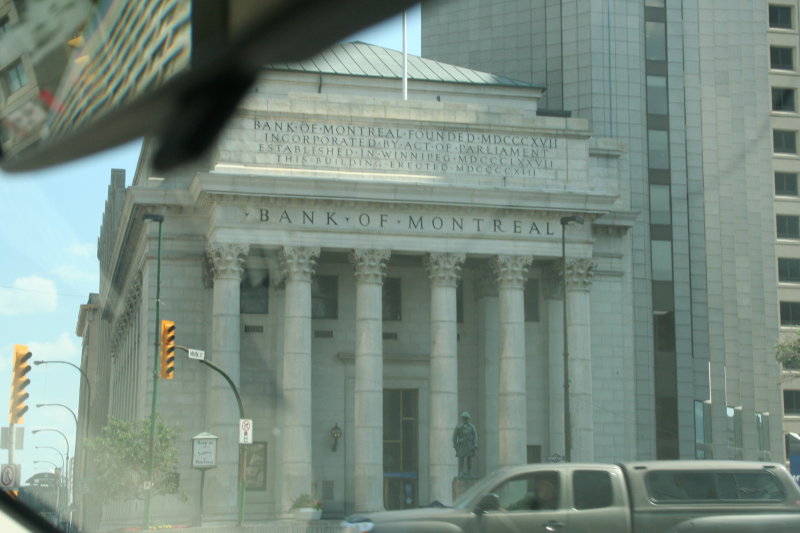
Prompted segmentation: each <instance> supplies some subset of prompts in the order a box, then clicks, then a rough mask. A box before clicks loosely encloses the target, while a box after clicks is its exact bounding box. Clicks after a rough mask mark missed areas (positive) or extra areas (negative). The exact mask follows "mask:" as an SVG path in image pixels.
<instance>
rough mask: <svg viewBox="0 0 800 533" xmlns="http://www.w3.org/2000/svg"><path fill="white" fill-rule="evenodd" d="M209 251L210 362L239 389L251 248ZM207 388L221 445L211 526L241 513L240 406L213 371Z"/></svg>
mask: <svg viewBox="0 0 800 533" xmlns="http://www.w3.org/2000/svg"><path fill="white" fill-rule="evenodd" d="M207 252H208V258H209V266H210V267H211V273H212V277H213V283H214V286H213V303H212V311H211V314H212V318H211V321H212V323H211V353H210V354H209V359H210V360H211V361H212V362H213V363H214V364H215V365H217V366H219V367H220V368H221V369H222V370H224V371H225V373H226V374H228V376H230V378H231V380H233V382H234V383H235V384H236V386H237V387H238V386H239V383H240V379H239V377H240V376H239V342H240V333H241V325H240V323H239V298H240V293H239V285H240V283H241V279H242V272H243V266H244V261H245V258H246V257H247V252H248V246H246V245H241V244H225V243H211V244H209V246H208V250H207ZM179 327H180V326H179ZM179 331H180V330H179ZM212 374H213V375H212ZM207 383H208V390H209V395H208V400H207V402H206V405H207V417H208V418H207V420H208V431H209V432H210V433H212V434H214V435H217V436H218V437H219V440H218V441H217V467H216V468H215V469H213V470H211V471H210V472H209V474H208V479H206V496H205V502H206V509H207V510H204V513H203V516H204V518H206V517H207V519H209V520H213V521H225V522H227V521H234V520H236V517H237V512H238V508H237V491H238V482H239V423H238V422H239V407H238V405H237V403H236V397H235V396H234V395H233V391H231V388H230V386H229V385H228V383H226V382H225V380H224V379H222V378H221V377H220V376H218V375H217V374H216V373H215V372H209V375H208V378H207Z"/></svg>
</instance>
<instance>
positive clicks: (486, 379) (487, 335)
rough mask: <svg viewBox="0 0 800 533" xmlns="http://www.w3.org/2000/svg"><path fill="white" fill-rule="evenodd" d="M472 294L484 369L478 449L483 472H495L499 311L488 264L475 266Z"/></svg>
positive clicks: (492, 273)
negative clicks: (474, 296)
mask: <svg viewBox="0 0 800 533" xmlns="http://www.w3.org/2000/svg"><path fill="white" fill-rule="evenodd" d="M474 274H475V294H476V295H477V299H478V328H479V331H478V338H479V342H480V346H479V348H478V350H479V353H481V354H483V372H482V374H483V375H482V376H481V385H482V386H481V390H479V391H478V395H479V400H480V406H481V411H480V418H479V420H480V423H479V424H478V433H479V434H480V435H481V437H482V438H481V440H480V441H479V443H480V447H479V448H478V453H480V454H482V456H483V458H484V465H485V467H486V469H485V471H486V472H494V471H495V470H497V468H498V467H499V466H500V463H499V462H498V460H499V440H498V413H499V412H500V407H499V399H498V385H499V383H500V360H499V358H498V350H499V347H500V336H499V330H498V326H499V324H498V320H497V317H498V316H499V314H500V311H499V303H498V297H497V281H496V279H495V276H494V272H493V271H492V269H491V268H489V267H488V265H485V266H484V267H483V268H478V269H475V271H474Z"/></svg>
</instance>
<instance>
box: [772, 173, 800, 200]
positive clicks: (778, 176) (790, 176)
mask: <svg viewBox="0 0 800 533" xmlns="http://www.w3.org/2000/svg"><path fill="white" fill-rule="evenodd" d="M797 192H798V191H797V173H796V172H776V173H775V195H776V196H797Z"/></svg>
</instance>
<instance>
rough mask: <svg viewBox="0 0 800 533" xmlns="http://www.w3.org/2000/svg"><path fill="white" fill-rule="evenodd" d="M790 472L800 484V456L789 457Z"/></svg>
mask: <svg viewBox="0 0 800 533" xmlns="http://www.w3.org/2000/svg"><path fill="white" fill-rule="evenodd" d="M789 472H791V474H792V477H793V478H794V480H795V481H796V482H797V483H798V484H800V454H792V455H790V456H789Z"/></svg>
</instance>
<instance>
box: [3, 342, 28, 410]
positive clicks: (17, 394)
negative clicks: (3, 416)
mask: <svg viewBox="0 0 800 533" xmlns="http://www.w3.org/2000/svg"><path fill="white" fill-rule="evenodd" d="M30 359H31V352H30V350H28V347H27V346H23V345H22V344H15V345H14V374H13V376H12V378H11V405H10V407H9V410H8V421H9V422H11V423H12V424H22V423H23V422H24V421H25V411H27V410H28V406H27V405H25V401H26V400H27V399H28V393H27V392H26V391H25V389H27V388H28V385H30V383H31V380H29V379H28V378H27V374H28V372H30V371H31V364H30V362H29V361H30Z"/></svg>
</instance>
